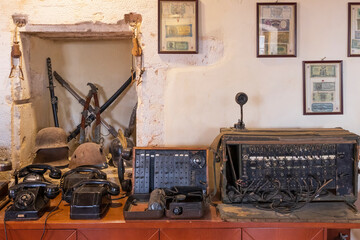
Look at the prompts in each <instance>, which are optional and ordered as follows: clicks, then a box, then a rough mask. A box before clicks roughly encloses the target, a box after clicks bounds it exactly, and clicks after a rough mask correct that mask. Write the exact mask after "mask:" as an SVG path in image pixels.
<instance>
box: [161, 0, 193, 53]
mask: <svg viewBox="0 0 360 240" xmlns="http://www.w3.org/2000/svg"><path fill="white" fill-rule="evenodd" d="M158 7H159V10H158V12H159V18H158V21H159V27H158V30H159V41H158V44H159V45H158V52H159V53H198V0H181V1H177V0H175V1H174V0H159V4H158Z"/></svg>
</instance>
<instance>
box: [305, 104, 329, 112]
mask: <svg viewBox="0 0 360 240" xmlns="http://www.w3.org/2000/svg"><path fill="white" fill-rule="evenodd" d="M333 110H334V105H333V104H332V103H313V104H311V111H313V112H332V111H333Z"/></svg>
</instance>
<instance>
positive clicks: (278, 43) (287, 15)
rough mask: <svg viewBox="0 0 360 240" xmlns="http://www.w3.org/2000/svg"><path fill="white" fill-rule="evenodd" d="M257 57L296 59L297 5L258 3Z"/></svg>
mask: <svg viewBox="0 0 360 240" xmlns="http://www.w3.org/2000/svg"><path fill="white" fill-rule="evenodd" d="M256 17H257V25H256V28H257V31H256V32H257V34H256V35H257V36H256V46H257V50H256V56H257V57H296V3H257V6H256Z"/></svg>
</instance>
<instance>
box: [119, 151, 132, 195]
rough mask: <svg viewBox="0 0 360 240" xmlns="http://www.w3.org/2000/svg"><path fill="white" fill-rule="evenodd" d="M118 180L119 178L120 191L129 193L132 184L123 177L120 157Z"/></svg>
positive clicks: (123, 171)
mask: <svg viewBox="0 0 360 240" xmlns="http://www.w3.org/2000/svg"><path fill="white" fill-rule="evenodd" d="M117 166H118V178H119V182H120V185H121V189H122V190H123V191H124V192H131V190H132V182H131V179H126V180H125V177H124V174H125V166H124V159H123V158H122V157H120V158H119V159H118V164H117Z"/></svg>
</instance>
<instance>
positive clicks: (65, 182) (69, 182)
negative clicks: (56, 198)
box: [60, 167, 106, 203]
mask: <svg viewBox="0 0 360 240" xmlns="http://www.w3.org/2000/svg"><path fill="white" fill-rule="evenodd" d="M89 179H104V180H106V173H104V172H103V171H101V170H99V169H97V168H95V167H77V168H74V169H71V170H70V171H68V172H66V173H65V174H64V175H63V177H62V179H61V181H60V186H61V188H62V189H63V199H64V200H65V201H66V202H67V203H70V201H71V194H72V191H73V187H74V186H75V185H76V184H77V183H79V182H81V181H84V180H89Z"/></svg>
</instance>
